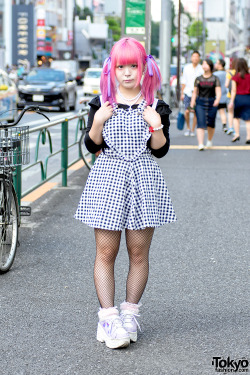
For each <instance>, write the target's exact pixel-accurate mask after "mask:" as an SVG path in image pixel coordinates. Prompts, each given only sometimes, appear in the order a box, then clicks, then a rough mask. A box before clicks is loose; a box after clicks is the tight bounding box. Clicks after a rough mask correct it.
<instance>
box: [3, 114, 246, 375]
mask: <svg viewBox="0 0 250 375" xmlns="http://www.w3.org/2000/svg"><path fill="white" fill-rule="evenodd" d="M241 131H242V137H241V138H242V140H241V141H240V142H239V144H238V145H237V146H244V136H243V134H244V132H245V129H244V126H243V128H242V130H241ZM170 134H171V144H172V146H173V148H172V149H170V151H169V153H168V155H167V156H166V157H164V158H162V159H158V163H159V165H160V167H161V169H162V172H163V175H164V177H165V179H166V181H167V185H168V189H169V192H170V195H171V198H172V201H173V204H174V208H175V211H176V214H177V217H178V221H177V222H176V223H172V224H167V225H165V226H163V227H161V228H158V229H156V231H155V235H154V238H153V241H152V245H151V252H150V276H149V281H148V285H147V287H146V290H145V293H144V295H143V297H142V300H141V302H142V308H141V317H140V318H139V321H140V325H141V327H142V333H140V335H139V339H138V342H137V343H135V344H132V345H131V346H130V347H129V348H127V349H123V350H111V349H108V348H106V346H105V345H104V344H101V343H99V342H97V341H96V338H95V334H96V327H97V311H98V308H99V306H98V301H97V297H96V293H95V288H94V282H93V263H94V258H95V242H94V235H93V229H92V228H89V227H87V226H86V225H84V224H82V223H80V222H79V221H76V220H75V219H74V218H73V215H74V213H75V210H76V207H77V204H78V201H79V198H80V195H81V193H82V190H83V186H84V184H85V182H86V179H87V175H88V171H87V169H86V168H85V167H83V168H80V169H79V170H77V171H74V172H72V173H71V175H70V177H69V186H68V187H67V188H62V187H60V186H59V185H56V186H54V188H53V189H51V190H50V191H49V192H48V193H46V194H45V195H43V196H42V197H40V198H39V199H38V200H36V201H35V202H33V203H32V216H31V217H29V218H23V223H22V227H21V230H20V244H21V245H20V247H19V249H18V253H17V256H16V259H15V262H14V264H13V267H12V269H11V271H10V272H9V273H8V274H5V275H3V276H1V280H0V288H1V294H0V309H1V314H0V324H1V331H0V332H1V334H0V335H1V336H0V338H1V339H0V353H1V368H2V370H1V371H2V372H1V373H2V374H3V375H66V374H68V375H73V374H77V375H85V374H89V375H99V374H100V375H108V374H109V375H114V374H116V375H117V374H119V375H123V374H124V375H125V374H126V375H129V374H139V375H149V374H150V375H198V374H202V375H213V374H216V373H217V372H216V368H215V360H214V364H212V362H213V357H222V358H224V359H226V360H227V358H228V357H230V361H231V360H236V359H237V361H238V360H240V359H243V358H245V359H247V358H248V359H249V357H248V355H249V346H248V335H249V333H248V332H249V327H248V325H249V320H247V316H248V311H249V299H248V298H247V296H248V293H247V291H248V283H247V280H248V279H247V272H248V270H247V267H248V265H247V261H248V260H249V249H250V235H249V209H248V207H249V187H250V163H249V160H250V158H249V150H247V149H246V148H244V150H240V149H237V148H236V149H234V150H231V149H211V150H205V151H204V152H199V151H198V150H197V149H196V148H195V149H186V148H185V147H184V148H175V147H174V146H177V145H189V146H196V143H197V141H196V138H191V137H184V136H183V133H182V132H179V131H178V130H177V129H176V121H175V120H173V121H172V125H171V132H170ZM214 144H215V145H216V146H232V144H231V142H230V136H227V135H225V134H224V133H223V132H222V130H221V127H220V126H217V130H216V134H215V138H214ZM127 270H128V256H127V252H126V246H125V238H124V234H123V236H122V242H121V248H120V252H119V255H118V258H117V262H116V269H115V275H116V283H117V284H116V301H115V303H116V304H117V305H119V303H120V302H121V301H123V300H124V298H125V281H126V273H127ZM230 361H229V362H230ZM217 362H219V360H218V359H217ZM220 363H221V364H223V365H224V362H220ZM243 363H246V362H243ZM230 366H231V365H230V363H227V364H226V365H225V367H224V369H229V370H230V369H232V367H230ZM221 369H222V367H221ZM240 369H243V367H240Z"/></svg>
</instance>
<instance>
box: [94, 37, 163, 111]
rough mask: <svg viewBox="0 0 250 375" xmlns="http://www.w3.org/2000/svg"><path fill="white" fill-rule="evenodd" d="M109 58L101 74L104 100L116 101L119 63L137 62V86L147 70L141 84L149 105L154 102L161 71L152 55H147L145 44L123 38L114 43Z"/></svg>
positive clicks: (159, 84) (159, 83) (158, 87)
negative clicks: (116, 75)
mask: <svg viewBox="0 0 250 375" xmlns="http://www.w3.org/2000/svg"><path fill="white" fill-rule="evenodd" d="M149 59H150V60H149ZM107 60H108V59H107ZM107 60H106V61H105V63H104V66H103V71H102V75H101V92H102V97H103V101H104V102H105V101H109V102H110V103H114V102H115V103H116V98H115V94H116V78H115V69H116V67H117V65H129V64H137V66H138V79H137V82H136V85H135V86H138V85H139V84H140V81H141V78H142V74H143V72H145V74H144V78H143V82H142V86H141V90H142V95H143V97H144V99H145V100H146V102H147V104H148V105H150V104H152V103H153V101H154V93H155V92H156V91H157V90H158V89H160V87H161V73H160V70H159V68H158V66H157V64H156V62H155V60H154V59H153V58H152V56H150V55H149V56H147V54H146V51H145V49H144V47H143V45H142V44H141V43H140V42H138V40H136V39H134V38H122V39H121V40H119V41H118V42H116V43H115V44H114V46H113V48H112V50H111V53H110V59H109V60H108V61H107ZM109 80H110V88H109ZM109 91H110V95H109Z"/></svg>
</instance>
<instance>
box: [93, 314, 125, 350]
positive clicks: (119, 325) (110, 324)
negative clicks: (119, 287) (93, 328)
mask: <svg viewBox="0 0 250 375" xmlns="http://www.w3.org/2000/svg"><path fill="white" fill-rule="evenodd" d="M98 316H99V322H98V326H97V335H96V338H97V340H98V341H100V342H105V344H106V346H107V347H108V348H110V349H117V348H125V347H127V346H128V345H129V344H130V337H129V334H128V332H127V331H126V329H125V328H124V327H123V322H122V320H121V318H120V316H119V312H118V309H117V307H110V308H108V309H100V311H99V312H98Z"/></svg>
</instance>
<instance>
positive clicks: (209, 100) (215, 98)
mask: <svg viewBox="0 0 250 375" xmlns="http://www.w3.org/2000/svg"><path fill="white" fill-rule="evenodd" d="M202 68H203V70H204V74H203V75H201V76H199V77H197V78H196V80H195V82H194V91H193V95H192V99H191V103H190V106H191V108H192V109H193V110H195V113H196V117H197V139H198V150H199V151H201V150H204V148H205V146H204V137H205V129H207V133H208V136H207V145H206V147H207V148H210V147H212V139H213V136H214V132H215V118H216V113H217V109H218V105H219V102H220V98H221V87H220V80H219V78H218V77H216V76H215V75H213V74H212V71H213V68H214V65H213V62H212V60H210V59H205V60H203V63H202ZM195 103H196V107H195ZM194 107H195V108H194Z"/></svg>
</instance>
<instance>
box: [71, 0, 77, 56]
mask: <svg viewBox="0 0 250 375" xmlns="http://www.w3.org/2000/svg"><path fill="white" fill-rule="evenodd" d="M75 19H76V0H74V7H73V19H72V34H73V35H72V53H71V58H72V60H75V54H76V51H75V50H76V36H75V31H76V27H75Z"/></svg>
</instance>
